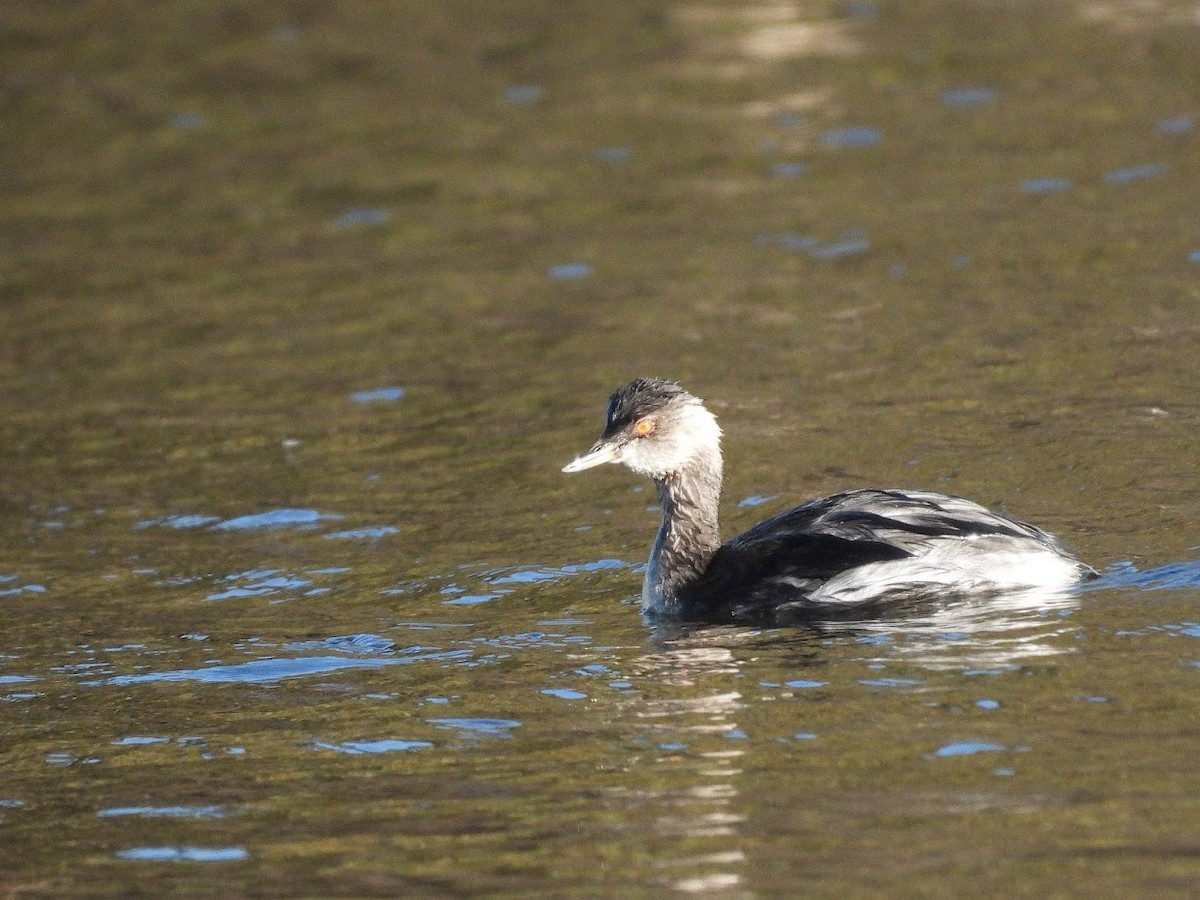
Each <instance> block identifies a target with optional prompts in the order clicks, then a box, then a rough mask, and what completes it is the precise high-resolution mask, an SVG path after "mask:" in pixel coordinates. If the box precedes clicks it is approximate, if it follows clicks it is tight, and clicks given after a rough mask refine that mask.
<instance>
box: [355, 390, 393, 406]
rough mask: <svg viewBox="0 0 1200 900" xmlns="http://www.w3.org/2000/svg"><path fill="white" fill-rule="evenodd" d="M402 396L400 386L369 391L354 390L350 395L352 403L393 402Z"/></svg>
mask: <svg viewBox="0 0 1200 900" xmlns="http://www.w3.org/2000/svg"><path fill="white" fill-rule="evenodd" d="M403 398H404V388H402V387H381V388H375V389H374V390H369V391H354V392H353V393H352V394H351V395H350V400H351V402H353V403H362V404H366V403H395V402H396V401H397V400H402V399H403Z"/></svg>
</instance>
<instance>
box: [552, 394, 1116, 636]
mask: <svg viewBox="0 0 1200 900" xmlns="http://www.w3.org/2000/svg"><path fill="white" fill-rule="evenodd" d="M720 440H721V429H720V428H719V426H718V425H717V420H716V418H715V417H714V416H713V415H712V413H710V412H709V411H708V410H707V409H706V408H705V407H704V404H703V403H702V402H701V401H700V400H699V399H698V398H696V397H694V396H693V395H692V394H690V393H688V392H687V391H686V390H684V389H683V388H682V387H681V386H680V385H679V384H677V383H676V382H673V381H667V380H664V379H660V378H638V379H636V380H634V381H632V382H630V383H629V384H627V385H625V386H624V387H622V388H620V389H619V390H617V391H616V392H615V393H614V394H613V395H612V397H611V399H610V400H609V404H608V413H607V416H606V419H605V424H604V431H603V433H602V434H601V436H600V439H599V440H598V441H597V442H596V443H595V445H593V446H592V447H591V449H589V450H588V451H587V452H586V453H584V454H582V455H581V456H579V457H578V458H576V459H575V460H573V461H572V462H570V463H568V464H567V465H566V466H565V467H564V468H563V471H564V472H579V471H582V470H583V469H590V468H592V467H593V466H598V465H601V464H603V463H608V462H612V463H621V464H623V465H625V466H627V467H629V468H630V469H632V470H633V471H634V472H637V473H639V474H642V475H648V476H649V477H650V478H651V479H653V481H654V484H655V486H656V487H657V489H658V498H659V502H660V504H661V506H662V524H661V525H660V526H659V530H658V535H657V537H656V538H655V541H654V546H653V549H652V550H651V552H650V560H649V563H648V564H647V567H646V577H645V581H644V583H643V587H642V608H643V610H644V611H646V612H648V613H652V614H664V615H669V616H678V617H682V618H700V619H708V618H734V619H741V618H754V619H762V618H779V617H780V615H781V614H785V613H787V614H796V613H804V612H806V611H812V612H814V613H829V612H834V611H837V610H853V609H864V608H872V607H875V606H878V605H888V606H891V605H895V604H897V603H900V602H904V601H910V600H919V599H932V598H937V597H939V596H954V597H982V596H989V595H996V594H1000V593H1004V592H1012V591H1025V590H1041V591H1066V590H1068V589H1069V588H1071V587H1072V586H1073V585H1075V584H1077V583H1079V582H1081V581H1083V580H1086V579H1088V578H1092V577H1095V574H1096V573H1095V572H1094V570H1092V569H1091V568H1090V567H1089V566H1087V565H1085V564H1084V563H1082V562H1080V561H1079V560H1078V559H1076V558H1075V557H1074V556H1072V555H1071V554H1070V553H1069V552H1068V551H1067V550H1066V549H1064V548H1063V546H1062V545H1061V544H1060V543H1059V542H1058V540H1057V539H1056V538H1054V537H1053V536H1052V535H1050V534H1048V533H1046V532H1045V531H1042V530H1041V529H1040V528H1036V527H1034V526H1033V525H1028V524H1026V523H1024V522H1019V521H1016V520H1015V519H1010V518H1008V517H1007V516H1003V515H1000V514H999V513H994V512H991V511H990V510H988V509H985V508H984V507H982V506H980V505H979V504H977V503H972V502H971V501H969V500H963V499H961V498H959V497H952V496H949V495H947V494H939V493H935V492H932V491H907V490H870V489H869V490H854V491H846V492H844V493H840V494H834V495H832V496H829V497H825V498H822V499H819V500H813V501H810V502H809V503H805V504H804V505H802V506H797V507H796V508H794V509H791V510H788V511H787V512H784V513H781V514H780V515H777V516H775V517H774V518H771V519H768V520H766V521H765V522H761V523H759V524H758V525H755V526H754V527H753V528H751V529H750V530H749V531H747V532H745V533H744V534H741V535H739V536H738V537H735V538H733V539H731V540H729V541H726V542H725V543H722V542H721V538H720V531H719V528H718V502H719V500H720V495H721V478H722V460H721V445H720Z"/></svg>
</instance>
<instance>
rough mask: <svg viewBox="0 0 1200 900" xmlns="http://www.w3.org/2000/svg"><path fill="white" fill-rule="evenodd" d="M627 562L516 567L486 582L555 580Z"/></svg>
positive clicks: (530, 582)
mask: <svg viewBox="0 0 1200 900" xmlns="http://www.w3.org/2000/svg"><path fill="white" fill-rule="evenodd" d="M628 568H631V566H630V564H629V563H627V562H622V561H621V560H619V559H598V560H596V561H595V562H589V563H575V564H572V565H568V566H558V567H550V566H545V567H542V568H537V569H518V570H517V571H515V572H508V573H507V574H504V575H495V576H493V577H491V578H489V579H488V584H533V583H537V582H541V581H557V580H558V579H560V578H566V577H567V576H569V575H578V574H580V573H583V572H600V571H603V570H605V569H628Z"/></svg>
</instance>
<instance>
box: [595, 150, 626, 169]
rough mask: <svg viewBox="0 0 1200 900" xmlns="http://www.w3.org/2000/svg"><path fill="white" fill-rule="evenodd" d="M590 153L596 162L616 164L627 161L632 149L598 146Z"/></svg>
mask: <svg viewBox="0 0 1200 900" xmlns="http://www.w3.org/2000/svg"><path fill="white" fill-rule="evenodd" d="M592 155H593V156H594V157H595V159H596V161H597V162H602V163H606V164H607V165H610V166H616V165H620V164H622V163H627V162H629V160H630V159H631V158H632V157H633V151H632V150H630V149H629V148H628V147H598V148H597V149H596V152H595V153H593V154H592Z"/></svg>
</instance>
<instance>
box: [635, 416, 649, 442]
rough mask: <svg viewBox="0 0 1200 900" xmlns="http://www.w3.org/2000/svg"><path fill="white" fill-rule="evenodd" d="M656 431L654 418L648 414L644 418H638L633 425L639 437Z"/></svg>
mask: <svg viewBox="0 0 1200 900" xmlns="http://www.w3.org/2000/svg"><path fill="white" fill-rule="evenodd" d="M653 431H654V420H653V419H651V418H650V417H649V416H647V417H646V418H644V419H638V420H637V422H636V423H634V426H633V433H634V434H636V435H637V436H638V437H645V436H646V435H648V434H650V433H651V432H653Z"/></svg>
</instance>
